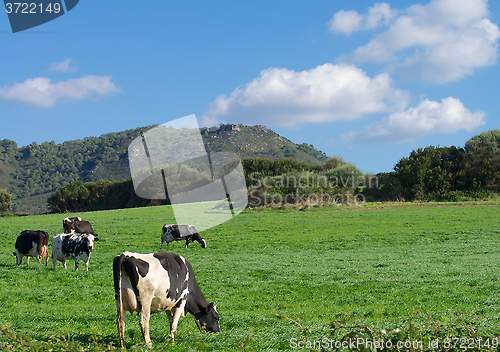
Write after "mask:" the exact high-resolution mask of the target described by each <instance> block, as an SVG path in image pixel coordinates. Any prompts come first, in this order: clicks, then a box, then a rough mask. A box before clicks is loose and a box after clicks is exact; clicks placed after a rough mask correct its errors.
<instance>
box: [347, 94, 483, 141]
mask: <svg viewBox="0 0 500 352" xmlns="http://www.w3.org/2000/svg"><path fill="white" fill-rule="evenodd" d="M485 123H486V118H485V113H484V112H482V111H478V112H474V113H473V112H471V111H470V110H468V109H467V108H465V106H464V105H463V104H462V102H461V101H460V100H458V99H455V98H452V97H449V98H445V99H442V100H441V102H436V101H430V100H428V99H426V100H424V101H422V102H421V103H420V104H418V105H417V106H416V107H413V108H408V109H406V110H404V111H400V112H395V113H393V114H390V115H389V116H388V117H385V118H383V119H382V120H381V121H379V122H376V123H374V124H372V125H369V126H367V127H365V128H363V129H362V130H361V131H357V132H356V131H351V132H349V133H347V134H344V135H343V136H342V139H343V140H344V142H345V143H346V144H351V145H356V144H360V143H375V144H391V143H403V142H409V141H412V140H414V139H416V138H419V137H424V136H427V135H431V134H436V133H455V132H457V131H459V130H464V131H468V132H470V131H472V130H473V129H475V128H476V127H479V126H481V125H484V124H485Z"/></svg>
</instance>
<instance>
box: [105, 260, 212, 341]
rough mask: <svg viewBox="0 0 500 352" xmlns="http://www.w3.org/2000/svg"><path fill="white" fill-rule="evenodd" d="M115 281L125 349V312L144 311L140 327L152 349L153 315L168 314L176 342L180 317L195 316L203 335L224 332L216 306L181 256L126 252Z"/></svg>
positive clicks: (115, 270)
mask: <svg viewBox="0 0 500 352" xmlns="http://www.w3.org/2000/svg"><path fill="white" fill-rule="evenodd" d="M113 278H114V285H115V300H116V310H117V317H116V322H117V325H118V333H119V335H120V345H121V346H122V347H124V345H125V340H124V333H125V316H124V314H123V310H125V311H129V312H140V320H139V325H140V327H141V331H142V335H143V336H144V340H145V341H146V344H147V345H148V347H152V344H151V339H150V338H149V317H150V314H151V313H156V312H162V311H166V313H167V315H168V318H169V320H170V335H169V336H170V338H171V339H172V343H173V342H174V334H175V332H176V331H177V323H178V322H179V318H180V317H181V316H185V314H186V313H187V312H189V313H191V314H192V315H193V316H194V320H195V321H196V324H197V325H198V328H199V329H200V331H201V332H202V333H203V332H205V331H210V332H219V331H220V326H219V314H218V313H217V310H216V307H215V304H214V303H213V302H212V303H208V302H207V300H206V299H205V297H204V296H203V293H202V292H201V289H200V287H199V286H198V283H197V282H196V279H195V277H194V272H193V268H192V266H191V264H190V263H189V262H188V261H187V260H186V259H184V258H183V257H181V256H180V255H177V254H174V253H170V252H161V253H150V254H139V253H130V252H124V253H123V254H122V255H118V256H116V257H115V259H114V260H113Z"/></svg>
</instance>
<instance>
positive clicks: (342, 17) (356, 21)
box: [328, 3, 397, 35]
mask: <svg viewBox="0 0 500 352" xmlns="http://www.w3.org/2000/svg"><path fill="white" fill-rule="evenodd" d="M396 14H397V10H394V9H391V7H390V6H389V4H386V3H377V4H375V5H374V6H373V7H369V8H368V13H367V14H365V15H360V14H359V13H358V12H357V11H345V10H342V11H339V12H337V13H336V14H335V15H333V18H332V19H331V20H330V22H328V28H329V29H330V31H332V32H335V33H343V34H346V35H351V33H352V32H357V31H360V30H368V29H375V28H377V27H379V26H381V25H382V24H388V23H389V21H390V20H391V19H392V18H393V17H394V16H396Z"/></svg>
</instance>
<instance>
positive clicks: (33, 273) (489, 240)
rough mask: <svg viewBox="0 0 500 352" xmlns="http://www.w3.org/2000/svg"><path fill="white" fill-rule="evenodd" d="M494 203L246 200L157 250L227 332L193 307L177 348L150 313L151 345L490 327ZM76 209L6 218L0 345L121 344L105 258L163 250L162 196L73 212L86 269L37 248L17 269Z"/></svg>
mask: <svg viewBox="0 0 500 352" xmlns="http://www.w3.org/2000/svg"><path fill="white" fill-rule="evenodd" d="M499 210H500V207H499V203H489V204H481V203H479V204H465V205H458V204H454V205H432V204H430V205H429V204H428V205H416V206H394V207H385V208H384V207H382V208H363V209H359V208H358V209H357V208H354V209H349V210H339V208H338V207H325V208H313V209H309V210H308V209H305V210H295V209H293V208H292V209H286V210H283V209H268V208H266V209H249V210H245V211H244V212H243V213H241V214H240V215H238V216H236V217H235V218H233V219H232V220H231V221H228V222H226V223H224V224H221V225H219V226H216V227H213V228H211V229H209V230H206V231H204V232H203V233H202V237H204V238H205V240H206V241H207V245H208V248H207V249H202V248H201V247H200V246H199V245H198V243H196V242H195V243H193V244H191V248H189V249H185V248H184V243H183V242H175V243H172V244H171V245H170V247H169V248H167V247H164V249H167V250H170V251H172V252H175V253H178V254H181V255H183V256H184V257H185V258H186V259H188V260H189V261H190V262H191V264H192V265H193V268H194V271H195V275H196V278H197V281H198V283H199V285H200V287H201V289H202V291H203V293H204V295H205V297H206V298H207V300H208V301H209V302H211V301H215V303H216V304H217V310H218V311H219V314H220V325H221V329H222V332H221V333H217V334H203V335H202V334H201V333H200V332H199V331H198V329H197V327H196V324H195V322H194V319H193V318H192V316H190V315H187V316H186V317H185V318H181V320H180V323H179V328H178V332H177V334H176V342H175V345H173V346H172V345H171V344H170V342H169V339H168V334H169V327H168V319H167V316H166V315H165V314H154V315H152V316H151V322H150V332H151V340H152V342H153V345H154V349H155V350H169V351H188V350H192V351H194V350H202V351H211V350H220V351H237V350H238V351H242V350H245V351H261V350H268V351H276V350H300V349H301V348H299V344H298V343H299V342H302V343H303V344H301V345H300V346H302V347H304V348H303V350H306V349H307V348H306V347H308V345H306V342H308V341H309V342H310V343H312V342H314V341H319V340H321V339H326V338H328V339H330V340H331V341H334V340H335V339H347V337H349V336H352V337H354V336H368V335H369V336H375V335H376V334H378V335H377V336H379V335H380V336H382V337H383V336H384V335H383V334H385V333H387V334H388V335H387V336H390V337H391V338H393V339H400V340H404V339H405V338H406V337H408V338H410V337H411V338H417V337H418V338H421V339H424V340H425V339H427V340H431V339H433V338H438V337H439V338H441V339H442V338H443V337H446V336H450V337H451V336H456V337H461V336H464V337H471V338H478V337H480V338H482V339H487V338H492V339H493V338H495V337H498V336H500V281H499V279H500V214H499ZM71 215H73V214H51V215H37V216H26V217H4V218H0V326H1V331H2V333H1V334H0V347H1V348H0V349H3V350H12V351H15V350H23V351H24V350H29V349H28V348H27V349H23V348H24V347H23V346H27V345H29V344H33V346H37V348H39V349H41V350H44V349H47V350H49V349H50V348H52V349H53V350H61V351H62V350H65V349H68V350H69V349H70V348H75V349H74V350H78V348H85V349H86V350H105V349H106V348H108V349H112V347H113V346H116V345H118V334H117V329H116V322H115V319H116V307H115V301H114V292H113V279H112V261H113V258H114V257H115V256H116V255H118V254H120V253H122V252H123V251H131V252H140V253H150V252H158V251H159V250H160V235H161V227H162V225H164V224H166V223H172V222H173V221H174V218H173V213H172V211H171V208H170V207H169V206H159V207H149V208H135V209H125V210H112V211H99V212H88V213H81V214H78V215H79V216H81V217H83V218H84V219H85V220H89V221H91V222H92V225H93V227H94V230H95V232H96V233H98V234H99V239H100V240H99V241H98V242H97V243H96V245H95V249H94V251H93V252H92V256H91V259H90V265H89V271H88V272H85V270H84V268H85V267H84V266H80V269H79V270H78V271H76V272H75V270H74V262H69V263H68V269H67V270H64V269H63V267H62V264H61V263H60V262H59V263H58V264H57V269H56V270H54V269H53V268H52V258H50V260H49V267H48V268H46V267H45V266H44V265H43V266H40V267H39V266H38V265H37V264H36V260H34V259H33V258H32V259H31V261H30V267H29V268H27V267H26V263H25V262H24V263H23V264H22V265H21V266H20V267H17V266H16V259H15V256H14V255H12V252H13V250H14V243H15V239H16V237H17V235H18V234H19V232H20V231H22V230H26V229H32V230H38V229H39V230H45V231H47V232H48V233H49V234H50V235H51V236H52V235H55V234H58V233H61V232H62V219H63V218H65V217H66V216H71ZM49 252H51V247H50V246H49ZM82 269H83V270H82ZM126 317H127V320H126V335H125V341H126V343H127V348H129V349H134V350H137V349H138V350H142V349H144V350H146V346H145V344H144V342H143V339H142V335H141V332H140V328H139V324H138V316H137V315H133V316H131V315H130V314H128V313H127V315H126ZM333 322H336V323H335V324H333V325H332V323H333ZM395 329H397V330H395ZM405 329H406V330H405ZM401 330H402V331H403V332H402V333H399V335H397V333H398V331H401ZM363 334H365V335H363ZM366 334H368V335H366ZM370 334H371V335H370ZM374 334H375V335H374ZM401 334H403V335H404V334H408V335H407V336H403V335H401ZM35 340H36V341H35ZM60 346H66V347H60ZM75 346H76V347H75ZM309 347H311V346H309ZM330 347H331V346H330ZM16 348H17V349H16ZM457 348H458V347H457ZM33 349H35V348H33ZM311 349H315V350H319V349H321V348H318V345H316V346H314V345H312V347H311ZM324 349H327V350H328V348H324ZM353 350H358V349H353ZM359 350H360V349H359ZM443 350H444V349H443ZM451 350H453V349H451ZM456 350H458V349H456ZM478 350H482V349H478ZM484 350H487V349H484ZM490 350H494V349H493V347H491V348H490Z"/></svg>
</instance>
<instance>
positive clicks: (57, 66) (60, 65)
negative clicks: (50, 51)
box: [49, 59, 76, 72]
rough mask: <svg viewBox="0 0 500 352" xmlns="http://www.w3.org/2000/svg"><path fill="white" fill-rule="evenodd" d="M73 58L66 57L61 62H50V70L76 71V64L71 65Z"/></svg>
mask: <svg viewBox="0 0 500 352" xmlns="http://www.w3.org/2000/svg"><path fill="white" fill-rule="evenodd" d="M72 61H73V60H71V59H66V60H64V61H61V62H53V63H51V64H50V70H49V71H50V72H57V71H59V72H75V71H76V66H70V64H71V62H72Z"/></svg>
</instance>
